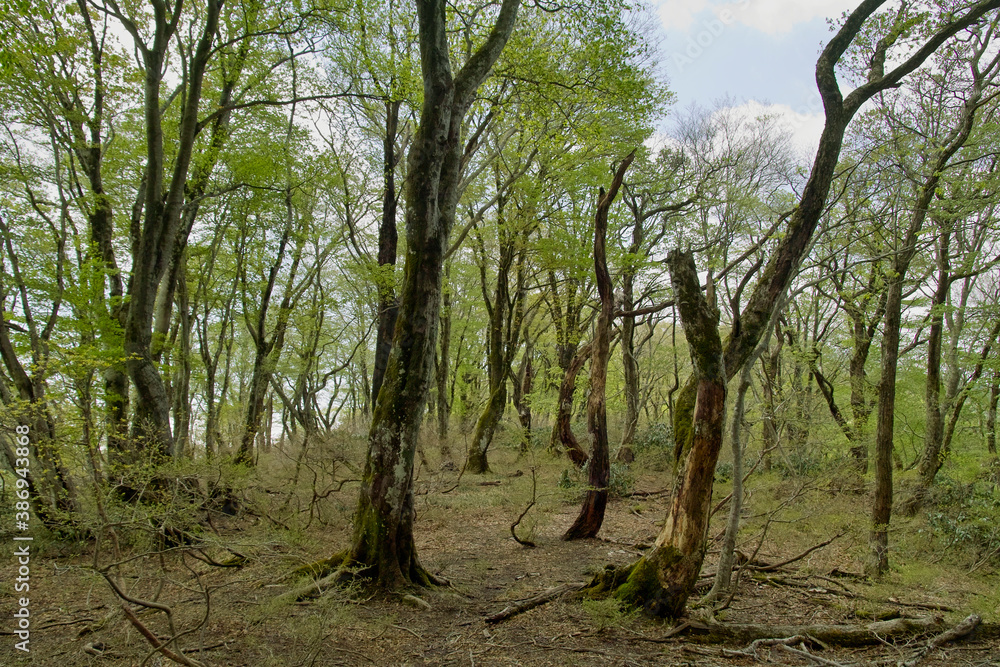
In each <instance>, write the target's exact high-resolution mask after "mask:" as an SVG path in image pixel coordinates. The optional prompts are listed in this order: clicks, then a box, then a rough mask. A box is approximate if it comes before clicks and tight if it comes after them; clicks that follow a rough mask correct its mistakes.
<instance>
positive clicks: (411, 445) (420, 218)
mask: <svg viewBox="0 0 1000 667" xmlns="http://www.w3.org/2000/svg"><path fill="white" fill-rule="evenodd" d="M519 7H520V0H504V2H503V4H502V5H501V7H500V10H499V12H498V14H497V16H496V20H495V22H494V23H493V26H492V29H491V30H490V32H489V35H488V36H487V38H486V40H485V42H483V43H482V45H480V46H479V48H478V49H477V50H476V51H475V52H474V53H472V54H471V55H470V57H469V58H468V59H467V60H466V62H465V64H464V65H463V66H462V68H461V69H460V70H459V71H458V72H457V73H456V74H454V75H453V74H452V65H451V56H450V53H449V44H448V32H447V25H446V15H445V14H446V12H445V3H444V2H443V1H442V0H417V17H418V26H419V38H420V64H421V73H422V76H423V82H424V99H423V104H422V107H421V112H420V122H419V125H418V127H417V131H416V133H415V135H414V137H413V142H412V145H411V146H410V149H409V152H408V155H407V171H408V173H409V174H410V177H409V180H408V182H407V187H406V195H407V196H406V241H407V255H406V262H405V268H404V271H403V284H402V286H401V290H400V301H399V314H398V316H397V320H396V328H395V333H394V335H393V347H392V352H391V354H390V356H389V362H388V365H387V367H386V373H385V379H384V381H383V385H382V389H381V391H380V392H379V396H378V401H377V402H376V404H375V410H374V412H373V415H372V424H371V429H370V430H369V436H368V442H369V444H368V456H367V458H366V461H365V469H364V474H363V477H362V483H361V492H360V496H359V498H358V507H357V510H356V511H355V514H354V535H353V538H352V544H351V547H350V549H349V550H348V551H347V552H346V553H345V554H344V555H343V556H341V557H339V558H334V559H333V560H332V561H331V564H334V565H336V566H339V567H341V568H344V567H361V568H362V573H363V574H364V575H365V576H368V577H370V578H372V579H373V580H374V582H375V584H376V585H377V586H378V587H380V588H386V589H397V588H400V587H402V586H405V585H410V584H415V585H428V584H431V583H433V582H435V581H436V579H435V578H434V577H433V576H432V575H431V574H430V573H428V572H427V571H426V570H424V568H423V567H422V566H421V565H420V561H419V559H418V557H417V552H416V545H415V544H414V540H413V516H414V510H413V461H414V454H415V453H416V446H417V434H418V432H419V429H420V425H421V423H422V422H423V410H424V407H425V404H426V400H427V394H428V390H429V387H430V383H431V374H432V370H433V360H434V348H435V345H436V343H437V327H438V315H439V312H440V307H441V281H442V268H443V265H444V255H445V252H446V251H447V249H448V237H449V233H450V232H451V228H452V226H453V224H454V221H455V211H456V208H457V206H458V188H459V185H460V183H459V180H460V176H461V160H462V148H463V144H462V141H461V132H462V125H463V119H464V117H465V114H466V112H467V111H468V109H469V107H470V106H471V105H472V102H473V100H474V97H475V94H476V91H477V90H478V88H479V86H480V84H482V82H483V80H484V79H485V78H486V76H487V75H488V74H489V72H490V69H491V68H492V67H493V64H494V63H495V62H496V61H497V58H499V56H500V53H501V52H502V51H503V48H504V46H505V45H506V43H507V40H508V39H509V38H510V35H511V33H512V32H513V30H514V24H515V20H516V17H517V13H518V9H519ZM343 571H344V570H343V569H341V570H338V571H336V572H334V573H333V575H330V576H343V575H342V574H340V573H342V572H343Z"/></svg>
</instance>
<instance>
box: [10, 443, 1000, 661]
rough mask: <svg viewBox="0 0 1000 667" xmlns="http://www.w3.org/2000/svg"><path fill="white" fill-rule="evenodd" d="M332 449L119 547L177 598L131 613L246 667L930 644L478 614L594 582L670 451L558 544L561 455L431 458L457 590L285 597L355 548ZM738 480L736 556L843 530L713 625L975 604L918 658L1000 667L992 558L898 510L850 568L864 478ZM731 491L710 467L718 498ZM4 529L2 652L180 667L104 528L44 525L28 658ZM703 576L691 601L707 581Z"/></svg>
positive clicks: (651, 518) (425, 490)
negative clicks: (170, 536) (868, 554)
mask: <svg viewBox="0 0 1000 667" xmlns="http://www.w3.org/2000/svg"><path fill="white" fill-rule="evenodd" d="M322 455H323V452H317V458H316V459H315V460H316V461H317V464H316V465H315V466H311V465H310V464H309V461H308V460H307V461H305V462H304V466H303V468H302V471H304V472H301V474H300V476H299V479H300V482H301V484H300V486H299V487H298V489H297V491H296V492H295V493H294V494H290V493H286V492H285V491H283V490H281V489H288V488H293V487H292V485H291V484H290V479H287V478H286V479H285V482H284V486H271V484H270V483H265V481H257V482H256V483H255V484H248V485H247V486H246V487H245V488H244V490H243V493H244V494H245V497H246V498H247V503H246V505H245V510H244V511H243V512H241V513H239V514H237V515H236V516H234V517H230V516H225V515H221V514H216V515H214V517H213V518H212V521H211V525H210V526H208V527H207V528H206V531H205V534H204V538H203V539H204V542H203V543H201V544H199V545H198V546H199V547H200V549H198V550H195V549H194V548H192V547H191V546H179V547H174V548H171V549H168V550H166V552H165V553H152V552H153V551H155V550H154V549H152V548H151V547H147V548H146V549H145V550H144V549H143V548H142V546H141V544H140V542H136V543H135V544H133V545H132V546H129V545H125V544H123V545H120V546H121V549H122V555H121V556H119V558H120V559H121V560H122V561H126V562H122V564H121V565H119V566H117V567H116V568H112V569H110V570H109V572H114V573H116V575H117V577H118V579H117V580H118V581H119V582H120V583H121V586H122V588H123V589H124V592H125V593H126V594H128V595H130V596H132V597H134V598H142V599H145V600H155V601H157V602H158V604H161V605H163V606H165V607H167V608H169V610H170V621H171V622H172V624H173V628H172V629H171V627H170V622H168V618H167V614H165V613H163V612H162V611H156V610H151V609H145V610H143V611H140V612H137V615H136V620H137V621H138V623H139V624H140V625H142V626H143V627H145V628H147V629H148V630H149V631H150V632H151V633H152V634H153V635H155V636H157V637H159V638H160V640H161V641H163V640H165V639H166V638H168V637H170V636H171V635H172V634H183V636H181V637H180V638H179V639H177V640H176V642H174V643H172V644H171V645H170V646H172V647H174V648H177V647H180V648H181V649H182V650H183V651H184V654H185V655H186V656H189V657H190V658H192V659H193V660H196V661H199V662H200V663H201V664H204V665H214V666H222V665H233V666H237V665H239V666H242V665H247V666H255V667H256V666H260V667H265V666H289V667H290V666H302V667H307V666H316V667H320V666H324V665H378V666H389V665H732V666H736V665H752V664H762V663H768V664H783V665H805V664H827V665H849V664H850V665H886V664H890V665H896V664H897V663H901V662H902V661H905V660H907V659H908V658H909V657H910V656H911V655H912V654H913V651H914V650H915V649H918V648H920V647H921V646H922V645H923V643H925V642H926V640H927V637H926V636H924V637H910V638H908V639H906V640H905V641H901V642H892V641H884V642H882V643H880V644H878V645H876V646H868V647H861V648H839V647H835V646H831V647H829V648H827V649H823V650H817V649H815V647H814V648H813V649H812V652H813V655H814V656H815V659H811V660H810V659H807V658H803V657H800V656H798V655H792V654H791V653H789V652H785V651H782V650H778V649H777V648H775V649H768V648H762V649H760V651H759V653H758V656H757V657H756V658H755V657H751V656H749V655H743V656H740V655H735V653H734V652H735V651H738V650H742V649H745V648H746V646H747V645H746V643H745V642H743V643H736V644H729V645H718V644H706V643H703V642H699V641H698V636H697V634H690V633H685V634H681V635H677V636H673V637H670V636H668V633H669V632H670V631H671V628H672V627H673V624H672V623H669V622H664V621H662V620H658V619H653V618H649V617H647V616H646V615H644V614H643V613H642V612H641V611H640V612H635V611H629V610H624V609H621V608H620V607H619V606H618V605H617V604H615V603H614V602H613V601H607V600H605V601H580V600H578V599H574V598H572V596H564V597H562V598H560V599H557V600H555V601H553V602H550V603H548V604H545V605H543V606H540V607H537V608H535V609H532V610H530V611H527V612H524V613H521V614H518V615H516V616H514V617H513V618H511V619H510V620H507V621H504V622H500V623H495V624H490V623H487V622H486V621H485V620H484V619H485V617H486V616H488V615H490V614H493V613H495V612H498V611H500V610H501V609H503V608H504V607H505V606H507V605H508V603H510V602H511V601H514V600H518V599H524V598H528V597H531V596H533V595H535V594H537V593H539V592H541V591H543V590H545V589H548V588H550V587H554V586H558V585H560V584H563V583H569V582H583V581H587V580H588V579H589V578H590V577H592V576H593V575H594V573H596V572H597V571H599V570H600V569H601V568H603V567H604V566H605V565H606V564H616V565H620V564H626V563H629V562H631V561H633V560H635V559H637V558H638V557H639V556H640V555H641V554H642V553H643V549H645V548H647V547H648V546H649V545H650V544H651V543H652V542H653V540H654V539H655V537H656V534H657V532H658V528H659V526H660V525H661V524H662V521H663V518H664V516H665V512H666V503H667V499H668V497H669V494H668V493H666V492H663V491H665V490H666V489H667V488H668V487H669V486H670V480H669V472H666V468H667V466H666V465H664V462H665V460H666V454H663V455H662V456H659V458H657V457H655V456H654V457H650V456H647V457H645V458H641V459H640V461H639V462H637V463H636V464H633V466H632V469H633V471H635V472H633V473H632V474H633V476H634V479H633V482H634V484H633V485H632V489H633V493H634V494H636V492H638V493H637V494H636V495H632V496H630V497H623V498H617V499H613V500H612V501H611V502H610V504H609V507H608V512H607V516H606V518H605V521H604V528H603V529H602V531H601V535H600V538H599V539H591V540H583V541H578V542H563V541H562V540H561V539H560V536H561V534H562V533H563V531H564V530H565V529H566V528H567V527H568V526H569V525H570V523H571V522H572V521H573V519H574V518H575V516H576V513H577V511H578V507H579V505H578V498H579V495H580V486H579V481H580V479H581V478H580V476H579V473H577V472H575V471H569V472H568V473H567V472H564V471H566V470H567V468H568V465H567V464H566V463H565V462H564V461H563V460H560V459H555V458H552V457H551V456H549V455H545V454H541V453H539V454H536V455H533V456H531V457H518V456H517V453H516V451H514V450H513V449H510V448H500V447H496V448H495V451H493V452H492V461H491V464H492V467H493V470H494V472H492V473H490V474H487V475H485V476H473V475H463V476H461V478H460V479H459V471H457V470H437V466H436V465H434V466H431V465H426V466H421V468H420V470H419V471H418V477H417V482H416V489H417V502H416V509H417V520H416V524H415V534H416V540H417V545H418V551H419V554H420V557H421V560H422V562H423V564H424V566H425V567H426V568H427V569H428V570H430V571H431V572H433V573H435V574H437V575H439V576H441V577H443V578H445V579H447V580H448V581H449V582H450V586H448V587H442V588H434V589H429V590H422V591H417V592H416V595H418V596H419V600H413V599H406V600H404V599H401V598H399V597H392V598H386V597H380V596H374V597H372V596H369V595H367V594H365V593H364V592H363V591H360V590H341V589H334V590H331V591H329V593H328V594H326V595H324V596H322V597H320V598H319V599H316V600H311V601H304V602H297V603H284V604H283V603H278V602H276V597H277V596H278V595H280V594H281V593H282V592H285V591H286V590H288V589H289V588H290V586H291V582H290V581H288V579H287V577H286V575H287V573H288V572H290V571H291V570H292V569H293V568H295V567H297V566H299V565H301V564H303V563H308V562H312V561H315V560H317V559H320V558H323V557H326V556H329V555H331V554H333V553H334V552H336V551H338V550H340V549H343V548H344V547H345V546H346V545H347V544H348V538H349V527H348V522H349V518H350V514H351V510H352V509H353V504H354V502H355V499H356V493H357V484H356V483H350V482H348V483H344V484H342V485H341V488H340V489H339V491H331V489H334V488H336V486H337V483H333V482H334V479H345V478H349V477H351V473H350V468H348V467H344V466H343V465H340V466H339V467H336V468H330V467H326V468H324V467H323V466H322V465H321V464H320V463H319V462H321V461H322ZM353 456H355V457H356V456H357V455H356V454H354V455H353ZM279 458H280V457H279ZM352 466H356V460H355V462H354V463H352ZM272 469H273V470H274V471H282V472H280V473H279V472H274V473H273V474H274V479H271V480H269V482H274V481H275V479H279V478H280V477H281V475H285V474H289V473H290V470H291V467H290V466H283V465H281V464H280V462H278V463H275V464H274V465H273V466H272ZM355 469H356V468H355ZM533 469H534V472H535V478H536V479H535V489H536V490H535V496H536V498H535V499H536V504H535V506H534V507H532V509H531V510H530V511H529V512H528V514H527V515H526V516H525V518H524V520H523V521H522V522H521V524H520V526H518V535H519V536H520V537H521V538H522V539H530V540H532V541H534V542H535V543H536V544H537V546H536V547H535V548H526V547H524V546H521V545H519V544H517V543H516V542H515V541H514V540H513V539H512V537H511V532H510V525H511V524H512V523H513V522H514V520H515V519H516V518H517V517H518V515H520V514H521V512H522V511H523V510H524V509H525V507H527V505H528V503H529V502H530V501H531V499H532V485H533V481H532V477H533V475H532V470H533ZM430 470H435V472H433V473H431V472H429V471H430ZM314 473H315V477H314ZM324 476H325V477H326V478H324ZM560 478H562V480H563V484H562V486H559V485H558V483H557V481H558V480H559V479H560ZM302 480H305V481H304V482H303V481H302ZM338 483H339V482H338ZM747 486H748V492H749V496H748V500H747V502H746V507H745V512H744V528H743V530H742V532H741V534H740V540H739V546H738V548H739V550H740V551H741V552H742V553H745V554H747V555H752V554H754V552H756V555H755V556H754V562H764V563H772V564H775V563H780V562H782V561H784V560H787V559H790V558H793V557H795V556H796V555H799V554H801V553H803V552H804V551H806V550H807V549H809V548H810V547H813V546H816V545H818V544H821V543H823V542H825V541H827V540H829V539H830V538H834V537H835V536H838V535H839V537H836V539H834V540H833V541H832V542H831V543H830V544H829V545H827V546H825V547H822V548H818V549H816V550H814V551H812V552H810V553H809V554H808V555H806V556H805V557H803V558H801V559H799V560H796V561H795V562H794V563H791V564H789V565H787V566H785V567H782V568H780V569H779V570H777V571H773V572H760V571H753V572H751V571H749V570H747V571H744V572H743V573H742V576H741V577H740V583H739V586H738V589H737V592H736V594H735V596H734V597H733V599H732V602H731V604H730V606H729V607H728V608H727V609H725V610H724V611H719V612H717V613H716V615H715V618H716V620H717V621H719V622H721V623H724V624H734V623H756V624H774V625H786V626H787V625H807V624H810V625H811V624H818V623H822V624H851V625H858V626H860V625H865V624H867V623H870V622H872V621H873V620H874V619H888V618H896V617H911V618H922V617H927V616H928V615H931V616H933V615H940V616H941V617H943V622H944V624H945V627H951V626H953V625H955V624H956V623H957V622H959V621H960V620H961V619H962V618H964V617H965V616H967V615H968V614H970V613H978V614H980V615H981V616H982V618H983V621H984V623H983V625H982V626H981V627H980V629H979V630H978V631H977V632H976V633H974V634H973V635H972V636H971V637H969V638H966V639H965V640H962V641H960V642H955V643H952V644H948V645H946V646H944V647H942V648H939V649H935V650H933V651H931V652H930V653H929V654H928V655H927V656H926V657H925V658H924V659H923V660H922V661H921V662H920V664H921V665H977V666H986V665H994V666H1000V632H998V626H997V624H998V622H1000V577H998V576H997V569H998V568H1000V558H998V557H997V554H993V558H992V560H990V559H985V560H984V559H982V558H978V557H976V555H974V554H964V553H960V552H957V551H946V550H942V545H941V540H940V539H939V538H937V537H935V536H934V534H933V531H931V530H928V527H927V521H926V518H925V517H924V514H926V512H924V513H921V514H918V515H917V516H916V517H914V518H912V519H907V518H900V519H899V520H898V521H897V524H896V525H895V526H894V530H893V533H892V541H893V545H892V547H893V549H894V552H893V570H892V572H891V573H890V574H889V575H888V576H887V577H886V578H885V579H883V580H882V581H879V582H872V581H870V580H867V579H864V578H863V577H860V576H854V575H852V573H857V574H860V572H861V571H862V563H863V558H864V554H865V550H866V539H867V528H866V515H867V511H866V504H867V502H868V494H866V493H864V492H863V489H861V488H851V485H850V484H845V483H844V482H843V481H842V480H841V481H838V478H837V476H836V474H830V475H827V476H825V477H824V476H823V475H814V476H810V477H809V478H795V477H783V476H781V475H780V474H777V473H773V472H770V473H763V474H756V475H755V476H754V477H751V478H750V480H749V481H748V483H747ZM566 487H568V488H566ZM267 488H270V489H279V490H278V491H274V490H270V491H265V490H264V489H267ZM728 488H729V484H727V483H726V482H725V480H720V482H719V483H718V484H717V489H716V501H719V500H721V499H722V498H723V497H724V496H725V495H726V493H728ZM328 491H329V493H327V492H328ZM324 494H325V495H324ZM643 494H645V495H643ZM310 497H311V498H312V500H310ZM726 514H727V509H726V508H723V509H722V510H721V511H718V512H717V513H716V514H715V516H714V519H713V523H712V526H711V532H710V535H711V538H712V539H711V546H710V551H709V556H708V558H707V560H706V564H705V568H704V572H706V573H711V572H714V570H715V565H714V562H715V559H716V558H717V554H718V547H717V545H718V542H719V539H720V538H721V535H722V531H723V529H724V525H725V521H726ZM2 543H3V544H4V549H5V551H4V552H3V553H0V558H2V561H0V591H2V593H3V594H2V596H0V598H2V600H3V608H4V612H3V617H4V619H5V620H4V621H3V622H2V624H0V630H2V631H3V632H2V634H0V664H2V665H16V664H36V665H51V666H56V665H58V666H60V667H71V666H76V665H109V666H110V665H142V664H145V665H160V664H174V663H171V662H170V661H169V660H167V659H166V658H163V657H162V656H161V655H160V654H159V653H156V652H155V651H153V650H152V648H151V644H150V641H149V640H147V639H146V638H144V637H143V636H142V635H141V634H140V633H139V632H138V631H137V630H136V627H137V626H136V625H135V623H130V621H129V620H128V618H127V617H126V615H125V613H124V612H123V609H122V604H121V602H120V599H119V598H118V597H117V596H116V595H115V594H114V593H113V591H112V590H111V588H110V587H109V586H108V584H107V583H106V582H105V580H104V578H103V577H102V576H101V575H99V574H98V573H97V572H95V570H94V565H95V562H96V564H97V566H98V567H99V568H102V567H103V568H106V567H107V566H108V565H109V564H111V562H112V561H113V560H114V557H113V556H112V555H111V553H110V549H111V546H110V545H109V544H108V540H105V542H104V546H103V548H102V549H103V550H102V551H101V552H100V553H98V554H97V556H96V558H95V554H94V548H93V543H78V544H68V543H66V542H59V541H56V540H54V539H40V540H39V541H38V542H36V543H35V544H34V546H33V552H32V553H33V557H32V560H31V580H30V585H31V591H30V609H31V629H32V632H31V638H30V649H31V650H30V653H27V654H25V653H22V652H20V651H16V650H15V649H14V643H15V641H17V640H16V639H15V638H14V637H13V636H12V633H11V632H10V629H11V627H12V623H11V611H10V610H11V607H12V603H13V600H15V599H16V598H17V595H15V594H14V592H13V584H12V582H13V581H14V579H15V577H16V576H17V575H16V565H15V562H14V561H15V559H14V557H13V555H12V549H9V548H8V545H10V544H11V543H12V542H11V540H10V538H9V537H7V538H5V539H3V541H2ZM234 553H235V554H239V555H241V556H245V557H246V561H245V564H243V565H242V566H240V567H217V566H216V565H213V564H212V563H213V562H214V563H216V564H218V563H222V562H224V561H226V560H227V559H228V558H231V557H232V555H233V554H234ZM734 576H735V573H734ZM703 581H704V582H705V584H706V585H705V588H703V589H702V590H701V591H700V593H702V594H703V593H704V592H705V590H706V589H707V585H708V584H709V583H710V581H711V580H710V579H708V578H706V579H703ZM696 600H697V596H696V597H694V598H692V602H695V601H696ZM424 603H426V604H424ZM427 605H429V606H427ZM133 608H135V609H138V608H136V607H133ZM698 613H699V612H698V611H697V610H695V611H693V612H692V615H693V616H694V615H697V614H698ZM702 613H703V612H702ZM823 661H827V662H823Z"/></svg>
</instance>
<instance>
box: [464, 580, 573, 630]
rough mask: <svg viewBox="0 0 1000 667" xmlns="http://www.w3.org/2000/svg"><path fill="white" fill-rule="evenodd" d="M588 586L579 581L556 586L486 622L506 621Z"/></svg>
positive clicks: (522, 601)
mask: <svg viewBox="0 0 1000 667" xmlns="http://www.w3.org/2000/svg"><path fill="white" fill-rule="evenodd" d="M586 585H587V584H586V582H582V581H577V582H572V583H569V584H562V585H561V586H556V587H555V588H549V589H548V590H544V591H542V592H541V593H539V594H538V595H536V596H534V597H531V598H528V599H527V600H520V601H517V602H514V603H513V604H510V605H507V606H506V607H504V608H503V610H501V611H498V612H497V613H495V614H493V615H491V616H487V617H486V618H485V619H484V620H485V621H486V622H487V623H499V622H500V621H506V620H507V619H508V618H512V617H514V616H517V615H518V614H523V613H524V612H526V611H528V610H529V609H534V608H535V607H540V606H542V605H543V604H545V603H546V602H552V601H553V600H555V599H557V598H560V597H562V596H563V595H565V594H566V593H572V592H574V591H578V590H580V589H581V588H583V587H584V586H586Z"/></svg>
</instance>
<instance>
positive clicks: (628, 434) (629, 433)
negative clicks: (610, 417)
mask: <svg viewBox="0 0 1000 667" xmlns="http://www.w3.org/2000/svg"><path fill="white" fill-rule="evenodd" d="M622 286H623V289H622V291H623V294H624V299H623V302H622V308H623V309H624V310H625V311H626V312H628V311H630V310H632V309H634V308H635V305H634V304H633V303H632V299H633V295H632V275H631V274H626V275H625V276H624V277H623V278H622ZM621 331H622V340H621V344H622V368H623V370H624V372H625V423H624V425H623V427H622V442H621V446H620V448H619V449H618V456H617V458H618V460H619V461H622V462H626V463H628V462H631V461H633V460H635V454H634V453H633V452H632V444H633V443H634V442H635V432H636V429H637V428H638V426H639V363H638V362H637V361H636V359H635V317H634V316H625V317H623V318H622V324H621Z"/></svg>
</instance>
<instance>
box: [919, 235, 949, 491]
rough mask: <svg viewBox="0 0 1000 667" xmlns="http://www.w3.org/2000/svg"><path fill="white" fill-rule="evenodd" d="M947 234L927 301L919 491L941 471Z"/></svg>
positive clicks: (940, 243) (942, 237)
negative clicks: (928, 303) (942, 359)
mask: <svg viewBox="0 0 1000 667" xmlns="http://www.w3.org/2000/svg"><path fill="white" fill-rule="evenodd" d="M950 253H951V231H950V230H948V229H943V230H941V231H940V236H939V238H938V249H937V263H938V276H937V288H936V289H935V290H934V295H933V296H932V298H931V304H930V307H931V310H930V331H929V333H928V335H927V380H926V383H925V389H924V412H925V414H926V416H925V420H924V451H923V454H922V456H921V458H920V468H919V474H920V481H919V485H920V488H921V489H926V488H927V487H929V486H930V485H931V484H932V483H933V482H934V477H935V476H936V475H937V471H938V470H939V469H940V468H941V463H942V461H943V459H942V451H941V445H942V444H943V443H944V414H943V413H942V409H941V408H942V406H941V348H942V343H943V339H944V310H943V309H944V307H945V302H946V301H947V300H948V293H949V291H950V288H951V264H950V257H949V255H950Z"/></svg>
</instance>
